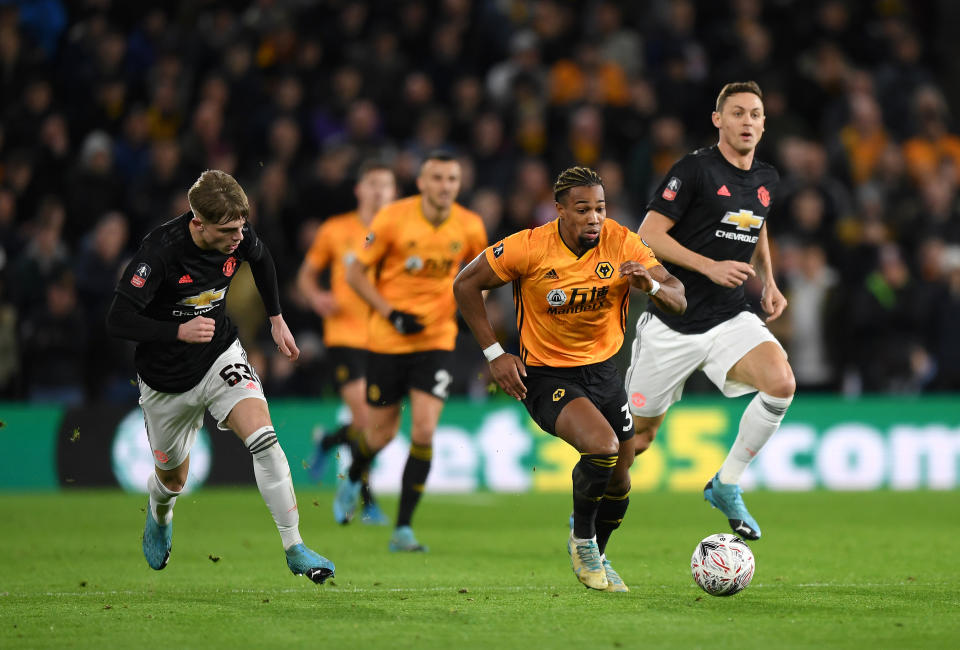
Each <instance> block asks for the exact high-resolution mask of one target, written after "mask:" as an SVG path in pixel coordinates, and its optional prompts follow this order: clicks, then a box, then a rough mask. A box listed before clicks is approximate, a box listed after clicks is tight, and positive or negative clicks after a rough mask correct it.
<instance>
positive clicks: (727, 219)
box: [720, 210, 763, 232]
mask: <svg viewBox="0 0 960 650" xmlns="http://www.w3.org/2000/svg"><path fill="white" fill-rule="evenodd" d="M720 221H721V223H726V224H729V225H731V226H736V227H737V230H746V231H747V232H749V231H750V229H751V228H759V227H760V226H762V225H763V217H760V216H757V215H755V214H754V213H753V212H751V211H750V210H740V212H728V213H726V214H725V215H723V219H721V220H720Z"/></svg>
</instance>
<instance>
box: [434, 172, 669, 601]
mask: <svg viewBox="0 0 960 650" xmlns="http://www.w3.org/2000/svg"><path fill="white" fill-rule="evenodd" d="M553 192H554V198H555V199H556V208H557V219H555V220H553V221H551V222H550V223H547V224H545V225H543V226H540V227H539V228H533V229H530V230H524V231H522V232H518V233H516V234H514V235H511V236H509V237H507V238H505V239H503V240H502V241H499V242H497V243H496V244H495V245H493V246H491V247H489V248H487V249H486V251H484V253H483V254H482V255H480V256H479V257H477V258H476V259H475V260H473V262H471V263H470V264H469V265H468V266H467V267H466V268H464V270H463V271H461V272H460V275H459V276H457V279H456V281H455V282H454V285H453V292H454V296H455V297H456V299H457V304H458V306H459V307H460V313H461V314H463V317H464V319H465V320H466V322H467V324H468V325H469V326H470V329H471V330H472V331H473V335H474V336H475V337H476V339H477V342H479V343H480V347H481V348H483V354H484V355H485V356H486V358H487V361H488V362H489V363H490V374H491V375H492V376H493V378H494V380H495V381H496V382H497V384H499V386H500V387H501V388H502V389H503V390H504V391H505V392H506V393H507V394H508V395H510V396H511V397H514V398H516V399H518V400H520V401H522V402H523V404H524V406H526V408H527V411H528V412H529V413H530V415H531V417H533V419H534V421H536V422H537V424H538V425H540V427H541V428H542V429H543V430H544V431H546V432H548V433H551V434H553V435H555V436H557V437H558V438H561V439H562V440H564V441H565V442H567V443H568V444H570V445H571V446H572V447H573V448H575V449H576V450H577V451H578V452H579V453H580V461H579V462H578V463H577V464H576V465H575V466H574V468H573V527H572V530H571V531H570V538H569V540H568V541H567V552H568V553H569V554H570V561H571V564H572V566H573V572H574V573H575V574H576V576H577V579H578V580H580V582H582V583H583V584H584V585H586V586H587V587H590V588H593V589H600V590H605V591H629V589H628V588H627V585H626V583H624V581H623V579H622V578H620V576H619V575H618V574H617V572H616V571H614V569H613V567H612V566H611V564H610V561H609V560H608V559H607V558H606V555H605V551H606V546H607V541H608V540H609V539H610V535H611V533H613V531H614V530H615V529H616V528H617V527H618V526H619V525H620V522H621V520H622V519H623V516H624V514H625V513H626V509H627V504H628V503H629V500H628V498H627V497H628V495H629V493H630V474H629V469H630V463H632V461H633V457H634V449H633V440H632V438H633V422H632V421H631V419H630V417H629V416H628V415H627V396H626V393H625V392H624V390H623V380H622V379H621V378H620V373H619V372H618V371H617V368H616V366H615V365H614V363H613V356H614V355H615V354H616V352H617V350H619V349H620V346H621V345H622V344H623V333H624V328H625V326H626V314H627V307H628V301H629V299H630V287H636V288H638V289H640V290H641V291H644V292H645V293H647V295H649V296H651V298H652V300H654V301H655V302H656V303H657V304H658V305H659V306H660V307H661V309H663V310H665V311H669V312H671V313H682V312H683V310H684V309H685V308H686V298H685V297H684V289H683V285H682V284H681V283H680V282H679V281H678V280H677V279H676V278H674V277H673V276H672V275H670V274H669V273H667V270H666V269H664V268H663V266H661V264H660V262H659V261H657V258H656V257H655V256H654V254H653V252H652V251H651V250H650V249H649V248H648V247H647V246H646V244H644V243H643V241H642V240H641V239H640V237H639V236H638V235H637V234H636V233H633V232H631V231H630V230H629V229H628V228H625V227H623V226H621V225H619V224H617V223H615V222H614V221H612V220H610V219H607V218H606V206H605V200H604V192H603V182H602V180H601V179H600V176H598V175H597V173H596V172H595V171H594V170H592V169H590V168H588V167H571V168H570V169H566V170H564V171H563V172H562V173H561V174H560V175H559V176H558V177H557V180H556V183H554V186H553ZM507 282H513V290H514V302H515V304H516V308H517V329H518V331H519V333H520V350H519V355H513V354H509V353H507V352H505V351H504V349H503V347H501V345H500V343H499V342H497V339H496V336H495V335H494V332H493V327H492V326H491V325H490V321H489V319H488V318H487V311H486V307H485V306H484V302H483V291H484V290H486V289H493V288H495V287H499V286H501V285H503V284H506V283H507Z"/></svg>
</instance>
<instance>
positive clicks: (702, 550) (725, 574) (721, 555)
mask: <svg viewBox="0 0 960 650" xmlns="http://www.w3.org/2000/svg"><path fill="white" fill-rule="evenodd" d="M754 567H755V565H754V561H753V552H752V551H751V550H750V547H749V546H747V545H746V543H745V542H744V541H743V540H742V539H740V538H739V537H737V536H736V535H731V534H730V533H717V534H716V535H710V537H707V538H705V539H704V540H703V541H702V542H700V543H699V544H697V547H696V548H695V549H693V557H692V558H690V572H691V573H693V580H694V582H696V583H697V584H698V585H700V588H701V589H703V590H704V591H705V592H707V593H708V594H710V595H711V596H732V595H733V594H735V593H738V592H740V591H743V590H744V589H746V588H747V585H749V584H750V580H752V579H753V570H754Z"/></svg>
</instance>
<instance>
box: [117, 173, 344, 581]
mask: <svg viewBox="0 0 960 650" xmlns="http://www.w3.org/2000/svg"><path fill="white" fill-rule="evenodd" d="M187 199H188V201H189V203H190V212H188V213H186V214H183V215H180V216H179V217H177V218H175V219H172V220H171V221H168V222H167V223H165V224H163V225H161V226H159V227H158V228H156V229H155V230H153V231H152V232H151V233H150V234H149V235H147V236H146V238H144V240H143V244H142V245H141V247H140V249H139V250H138V251H137V252H136V254H135V255H134V257H133V259H132V260H131V262H130V264H129V265H128V266H127V268H126V269H125V270H124V272H123V275H122V276H121V277H120V281H119V283H118V284H117V288H116V294H115V296H114V300H113V303H112V304H111V306H110V311H109V312H108V314H107V328H108V331H109V332H110V333H111V334H112V335H113V336H117V337H120V338H126V339H131V340H134V341H137V352H136V360H135V365H136V368H137V374H138V378H139V386H140V407H141V409H142V410H143V418H144V423H145V424H146V429H147V439H148V440H149V442H150V448H151V450H152V452H153V457H154V464H155V472H154V474H152V475H151V476H150V479H149V480H148V482H147V491H148V492H149V494H150V501H149V507H148V508H147V517H146V524H145V526H144V531H143V554H144V557H145V558H146V560H147V564H148V565H149V566H150V567H151V568H153V569H156V570H160V569H163V568H164V567H165V566H166V565H167V562H168V561H169V559H170V549H171V547H172V540H173V506H174V504H175V502H176V499H177V496H178V495H179V494H180V493H181V492H182V490H183V488H184V485H185V484H186V481H187V476H188V473H189V467H190V450H191V448H192V447H193V444H194V442H195V441H196V436H197V431H198V430H199V429H200V427H201V425H202V424H203V415H204V412H205V411H207V410H209V411H210V413H211V415H213V416H214V417H215V418H216V419H217V422H218V423H219V426H220V428H221V429H230V430H233V431H234V432H235V433H236V434H237V436H239V437H240V439H241V440H243V442H244V444H245V445H246V447H247V449H248V450H249V451H250V454H251V456H252V457H253V468H254V475H255V476H256V480H257V487H258V488H259V489H260V494H261V495H262V496H263V499H264V501H265V502H266V504H267V508H268V509H269V510H270V513H271V514H272V515H273V519H274V522H275V523H276V525H277V530H278V531H279V533H280V539H281V542H282V543H283V547H284V551H285V554H286V560H287V566H288V567H289V569H290V570H291V571H292V572H293V573H294V574H296V575H306V576H307V577H308V578H310V579H311V580H312V581H313V582H316V583H322V582H324V581H325V580H326V579H327V578H328V577H330V576H332V575H333V572H334V566H333V563H332V562H330V560H328V559H326V558H325V557H323V556H321V555H319V554H317V553H316V552H315V551H313V550H311V549H309V548H307V547H306V546H305V545H304V543H303V540H302V539H301V537H300V531H299V521H300V519H299V512H298V510H297V501H296V496H295V495H294V492H293V482H292V480H291V476H290V466H289V464H288V463H287V457H286V455H285V454H284V453H283V450H282V449H281V448H280V444H279V441H278V439H277V434H276V432H275V431H274V428H273V425H272V423H271V420H270V412H269V409H268V408H267V402H266V398H265V397H264V395H263V387H262V385H261V384H260V379H259V377H257V373H256V371H255V370H254V369H253V368H252V367H251V366H250V365H249V363H248V362H247V357H246V352H245V351H244V350H243V347H242V346H241V345H240V342H239V341H238V340H237V330H236V328H235V327H234V326H233V324H232V323H231V322H230V319H229V318H228V317H227V314H226V299H227V292H228V291H229V289H230V283H231V282H232V281H233V278H234V276H235V274H236V272H237V269H238V268H239V266H240V264H242V263H243V262H247V263H249V264H250V268H251V271H252V272H253V277H254V281H255V282H256V284H257V289H258V290H259V291H260V296H261V298H263V302H264V306H265V307H266V310H267V314H268V315H269V317H270V324H271V334H272V336H273V340H274V342H275V343H276V344H277V349H278V350H280V351H281V352H282V353H283V354H284V355H285V356H286V357H287V358H288V359H290V360H291V361H295V360H296V359H297V357H298V356H299V354H300V351H299V350H298V349H297V345H296V342H295V341H294V338H293V335H292V334H291V333H290V330H289V329H288V328H287V325H286V323H285V322H284V320H283V316H282V315H281V313H280V299H279V291H278V290H277V276H276V270H275V268H274V264H273V258H272V257H271V256H270V252H269V251H268V250H267V248H266V246H264V244H263V242H261V241H260V240H259V239H258V238H257V235H256V233H255V232H254V231H253V228H251V227H250V225H249V224H248V223H247V216H248V215H249V213H250V205H249V202H248V200H247V196H246V194H245V193H244V191H243V189H242V188H241V187H240V185H239V184H238V183H237V181H236V180H234V179H233V177H232V176H230V175H229V174H227V173H225V172H222V171H218V170H207V171H205V172H204V173H203V174H201V176H200V178H199V179H197V182H196V183H194V184H193V186H192V187H191V188H190V190H189V192H188V193H187Z"/></svg>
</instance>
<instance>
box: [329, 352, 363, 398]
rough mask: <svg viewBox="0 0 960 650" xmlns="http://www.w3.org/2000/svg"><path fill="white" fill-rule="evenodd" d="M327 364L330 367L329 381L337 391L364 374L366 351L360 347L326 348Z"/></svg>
mask: <svg viewBox="0 0 960 650" xmlns="http://www.w3.org/2000/svg"><path fill="white" fill-rule="evenodd" d="M327 365H328V366H329V368H330V381H332V382H333V388H334V389H335V390H336V391H337V392H338V393H339V392H340V391H341V390H342V389H343V387H344V386H345V385H347V384H349V383H350V382H351V381H355V380H357V379H363V378H364V377H365V376H366V374H367V351H366V350H363V349H361V348H346V347H332V348H327Z"/></svg>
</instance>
